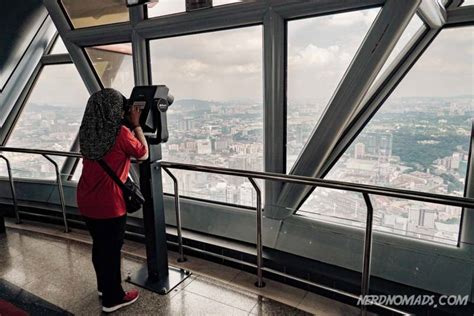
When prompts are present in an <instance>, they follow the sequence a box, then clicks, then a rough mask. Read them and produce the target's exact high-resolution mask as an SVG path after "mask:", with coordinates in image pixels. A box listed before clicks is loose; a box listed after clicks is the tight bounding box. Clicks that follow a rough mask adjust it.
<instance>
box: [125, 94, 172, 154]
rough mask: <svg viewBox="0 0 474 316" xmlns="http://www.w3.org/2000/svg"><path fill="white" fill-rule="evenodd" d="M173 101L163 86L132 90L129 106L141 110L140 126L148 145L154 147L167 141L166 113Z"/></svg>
mask: <svg viewBox="0 0 474 316" xmlns="http://www.w3.org/2000/svg"><path fill="white" fill-rule="evenodd" d="M173 101H174V97H173V96H172V95H171V94H169V89H168V87H167V86H165V85H158V86H136V87H135V88H133V91H132V95H131V96H130V99H129V105H130V106H138V107H139V108H140V109H141V110H142V114H141V115H140V126H141V127H142V129H143V133H144V134H145V136H146V137H147V139H148V143H150V144H153V145H156V144H161V143H166V142H167V141H168V124H167V120H166V111H167V110H168V107H169V106H170V105H171V104H172V103H173Z"/></svg>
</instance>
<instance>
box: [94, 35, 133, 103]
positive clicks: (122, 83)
mask: <svg viewBox="0 0 474 316" xmlns="http://www.w3.org/2000/svg"><path fill="white" fill-rule="evenodd" d="M86 53H87V55H88V56H89V58H90V60H91V62H92V65H93V66H94V69H95V71H96V72H97V75H98V76H99V78H100V80H101V82H102V84H103V85H104V87H106V88H114V89H116V90H118V91H120V92H121V93H122V94H123V95H124V96H126V97H127V98H128V97H130V94H131V93H132V89H133V86H134V76H133V60H132V45H131V44H130V43H124V44H113V45H104V46H95V47H88V48H86Z"/></svg>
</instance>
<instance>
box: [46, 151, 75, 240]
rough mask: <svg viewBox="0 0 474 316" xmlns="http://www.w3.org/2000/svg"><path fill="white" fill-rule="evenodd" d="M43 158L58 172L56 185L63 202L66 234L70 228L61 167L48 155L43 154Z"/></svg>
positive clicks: (60, 199)
mask: <svg viewBox="0 0 474 316" xmlns="http://www.w3.org/2000/svg"><path fill="white" fill-rule="evenodd" d="M42 156H43V157H44V158H46V159H48V161H49V162H51V163H52V164H53V165H54V169H55V170H56V183H57V185H58V191H59V201H60V202H61V209H62V211H63V220H64V231H65V232H66V233H69V226H68V224H67V217H66V202H65V200H64V190H63V181H62V179H61V173H60V172H59V166H58V164H57V163H56V161H54V160H53V159H51V158H50V157H49V156H48V155H46V154H43V155H42Z"/></svg>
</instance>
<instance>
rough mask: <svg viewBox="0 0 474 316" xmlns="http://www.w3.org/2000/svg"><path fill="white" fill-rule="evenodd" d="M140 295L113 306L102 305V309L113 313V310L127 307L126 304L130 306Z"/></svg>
mask: <svg viewBox="0 0 474 316" xmlns="http://www.w3.org/2000/svg"><path fill="white" fill-rule="evenodd" d="M139 297H140V295H139V296H137V297H135V298H134V299H133V300H131V301H130V302H126V303H122V304H119V305H115V306H112V307H105V306H102V311H103V312H104V313H112V312H115V311H116V310H119V309H121V308H122V307H125V306H128V305H131V304H133V303H135V302H136V301H137V300H138V298H139Z"/></svg>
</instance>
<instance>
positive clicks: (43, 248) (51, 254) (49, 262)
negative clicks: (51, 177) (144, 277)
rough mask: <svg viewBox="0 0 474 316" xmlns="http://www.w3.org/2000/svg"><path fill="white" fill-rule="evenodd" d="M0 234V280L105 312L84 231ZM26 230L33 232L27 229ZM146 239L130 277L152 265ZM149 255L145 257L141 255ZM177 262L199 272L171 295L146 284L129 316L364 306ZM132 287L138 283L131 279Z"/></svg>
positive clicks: (66, 305)
mask: <svg viewBox="0 0 474 316" xmlns="http://www.w3.org/2000/svg"><path fill="white" fill-rule="evenodd" d="M8 226H9V228H8V229H7V234H6V235H3V236H2V235H0V278H3V279H5V280H7V281H9V282H11V283H13V284H15V285H17V286H20V287H22V288H24V289H26V290H27V291H29V292H31V293H33V294H35V295H37V296H39V297H41V298H43V299H45V300H47V301H49V302H51V303H52V304H55V305H57V306H59V307H61V308H63V309H66V310H68V311H70V312H72V313H74V314H76V315H98V314H100V309H101V305H100V300H99V298H98V297H97V292H96V288H95V276H94V270H93V267H92V263H91V261H90V238H89V236H88V235H87V234H86V233H85V232H82V231H80V230H74V231H73V232H71V233H69V234H64V233H62V232H61V231H60V228H57V227H45V226H38V225H37V224H33V225H28V224H23V225H22V230H19V229H18V228H17V227H18V226H16V225H12V224H9V225H8ZM25 229H27V230H29V231H25ZM64 237H67V239H64ZM143 256H144V248H143V245H142V244H140V243H134V242H127V243H126V245H125V246H124V256H123V268H122V272H123V275H124V278H125V277H126V275H127V274H129V273H131V272H134V271H136V270H137V269H138V267H140V266H141V264H142V263H143V262H144V259H143ZM140 257H141V258H140ZM176 259H177V256H176V254H175V253H174V252H170V253H169V260H170V262H173V265H175V266H178V265H180V266H181V267H183V268H186V269H188V270H191V271H192V272H193V275H192V276H191V277H189V278H188V279H187V280H186V281H185V282H184V283H183V284H181V285H180V286H179V287H178V288H176V289H175V290H173V292H172V293H170V294H168V295H166V296H160V295H157V294H155V293H152V292H148V291H146V290H143V289H140V293H141V297H140V299H139V301H138V302H137V303H136V304H134V305H132V306H130V307H127V308H125V309H123V310H122V311H120V313H117V314H119V315H120V314H123V315H137V314H139V315H249V314H253V315H257V314H258V315H305V314H308V313H309V314H317V315H358V314H359V310H358V309H356V308H354V307H351V306H348V305H345V304H341V303H339V302H336V301H333V300H330V299H327V298H324V297H321V296H319V295H316V294H314V293H308V292H306V291H303V290H300V289H297V288H293V287H290V286H287V285H285V284H281V283H278V282H274V281H271V280H266V284H267V286H266V287H265V288H263V289H258V288H256V287H255V286H254V285H253V283H254V282H255V276H254V275H251V274H248V273H246V272H243V271H239V270H236V269H232V268H229V267H226V266H222V265H219V264H216V263H212V262H208V261H205V260H202V259H199V258H192V257H191V258H188V259H189V260H188V262H185V263H182V264H178V263H177V262H176ZM124 287H125V288H130V287H131V285H130V284H128V283H124Z"/></svg>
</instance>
